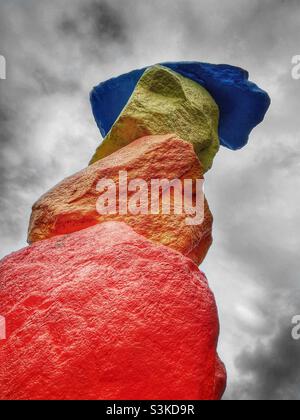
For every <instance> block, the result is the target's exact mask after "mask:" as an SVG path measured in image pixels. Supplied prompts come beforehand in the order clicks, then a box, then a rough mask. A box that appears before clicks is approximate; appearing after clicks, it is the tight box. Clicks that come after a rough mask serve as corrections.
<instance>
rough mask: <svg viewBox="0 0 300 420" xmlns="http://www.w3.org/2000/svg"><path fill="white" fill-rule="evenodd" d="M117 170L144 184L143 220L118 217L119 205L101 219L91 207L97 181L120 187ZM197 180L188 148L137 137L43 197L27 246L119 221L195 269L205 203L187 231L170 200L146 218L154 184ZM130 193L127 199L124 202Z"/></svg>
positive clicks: (206, 234) (207, 230) (205, 237)
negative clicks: (187, 259)
mask: <svg viewBox="0 0 300 420" xmlns="http://www.w3.org/2000/svg"><path fill="white" fill-rule="evenodd" d="M166 156H167V159H166ZM120 171H127V174H128V182H129V181H131V180H134V179H137V178H141V179H143V180H144V181H146V182H147V183H148V187H149V188H148V190H149V195H147V197H146V200H147V201H148V203H149V206H147V207H148V208H149V213H148V214H147V215H145V214H135V215H134V214H131V213H130V212H126V214H120V212H119V204H120V203H119V200H118V206H117V214H115V215H100V214H99V213H98V212H97V209H96V203H97V200H98V198H99V195H100V193H99V192H98V191H97V184H98V181H99V180H101V179H104V178H107V179H111V180H113V181H114V182H115V184H116V185H118V186H119V180H120V179H119V173H120ZM201 178H203V169H202V167H201V164H200V162H199V160H198V158H197V156H196V155H195V153H194V151H193V147H192V146H191V145H190V144H189V143H187V142H185V141H183V140H180V139H178V138H177V137H176V136H174V135H167V136H150V137H145V138H141V139H139V140H136V141H135V142H133V143H131V144H130V145H128V146H127V147H125V148H123V149H121V150H119V151H118V152H116V153H114V154H113V155H111V156H109V157H108V158H105V159H103V160H100V161H99V162H96V163H95V164H93V165H91V166H89V167H88V168H86V169H84V170H83V171H81V172H79V173H77V174H75V175H73V176H71V177H70V178H67V179H66V180H64V181H63V182H61V183H60V184H59V185H58V186H56V187H55V188H53V189H52V190H51V191H49V192H48V193H47V194H45V195H44V196H43V197H42V198H41V199H40V200H39V201H38V202H37V203H36V204H35V205H34V206H33V211H32V216H31V222H30V226H29V235H28V241H29V243H32V242H36V241H39V240H43V239H48V238H51V237H53V236H56V235H61V234H67V233H72V232H75V231H78V230H81V229H84V228H87V227H89V226H92V225H95V224H97V223H102V222H104V221H108V220H115V221H124V222H126V223H127V224H128V225H129V226H131V227H132V228H133V229H134V230H135V231H136V232H137V233H139V234H141V235H144V236H145V237H146V238H149V239H151V240H153V241H155V242H157V243H161V244H163V245H166V246H169V247H171V248H173V249H175V250H177V251H179V252H181V253H182V254H183V255H185V256H187V257H190V258H191V259H193V261H194V262H195V263H196V264H200V263H201V262H202V261H203V260H204V258H205V256H206V254H207V251H208V249H209V247H210V245H211V243H212V222H213V218H212V214H211V212H210V210H209V207H208V204H207V202H206V201H205V202H204V208H203V209H202V210H204V219H203V222H202V223H201V224H199V225H194V226H191V225H188V224H187V223H186V218H187V217H188V215H187V213H186V212H185V211H181V212H180V213H181V214H175V211H174V208H175V206H174V196H173V195H171V197H172V206H171V212H170V214H162V209H160V214H158V215H155V214H151V212H150V204H151V194H150V189H151V180H153V179H168V180H170V181H172V180H174V179H179V180H181V181H182V182H183V181H184V180H185V179H190V180H193V181H194V183H195V182H196V180H197V179H201ZM182 191H183V189H182ZM133 194H134V193H133V192H132V193H131V194H129V197H128V201H129V200H130V199H131V196H132V195H133ZM194 194H196V185H194ZM117 197H119V188H118V190H117ZM194 199H195V197H194ZM193 201H194V200H193Z"/></svg>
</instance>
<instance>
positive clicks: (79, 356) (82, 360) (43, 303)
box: [0, 223, 226, 400]
mask: <svg viewBox="0 0 300 420" xmlns="http://www.w3.org/2000/svg"><path fill="white" fill-rule="evenodd" d="M0 313H1V314H3V315H4V316H5V317H6V320H7V340H4V341H0V399H2V400H4V399H17V400H18V399H26V400H27V399H29V400H38V399H50V400H51V399H217V398H219V397H220V389H224V385H225V382H226V375H225V373H224V371H223V367H222V365H221V364H220V362H219V359H218V356H217V353H216V343H217V337H218V333H219V325H218V316H217V309H216V305H215V300H214V297H213V295H212V293H211V292H210V290H209V287H208V284H207V281H206V279H205V276H204V275H203V274H202V273H201V272H200V271H199V270H198V268H197V266H196V265H194V264H193V262H192V261H191V260H189V259H187V258H185V257H183V256H182V255H181V254H179V253H177V252H175V251H172V250H171V249H169V248H167V247H163V246H161V245H156V244H153V243H152V242H150V241H148V240H146V239H145V238H143V237H142V236H139V235H137V234H136V233H134V232H133V231H132V230H131V229H130V228H129V227H128V226H127V225H125V224H123V223H105V224H102V225H98V226H95V227H91V228H89V229H85V230H82V231H80V232H77V233H73V234H71V235H67V236H61V237H57V238H52V239H50V240H47V241H42V242H38V243H36V244H34V245H32V246H31V247H28V248H26V249H24V250H21V251H19V252H17V253H15V254H12V255H11V256H9V257H7V258H5V259H4V260H3V261H2V262H1V263H0Z"/></svg>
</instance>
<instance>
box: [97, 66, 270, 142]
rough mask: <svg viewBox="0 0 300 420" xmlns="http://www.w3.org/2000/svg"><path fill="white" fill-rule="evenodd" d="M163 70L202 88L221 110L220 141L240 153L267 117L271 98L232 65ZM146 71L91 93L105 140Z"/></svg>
mask: <svg viewBox="0 0 300 420" xmlns="http://www.w3.org/2000/svg"><path fill="white" fill-rule="evenodd" d="M163 66H165V67H168V68H170V69H172V70H173V71H176V72H177V73H179V74H181V75H182V76H184V77H188V78H190V79H192V80H194V81H195V82H197V83H199V84H200V85H201V86H203V87H204V88H205V89H206V90H207V91H208V92H209V93H210V94H211V96H212V97H213V98H214V100H215V101H216V103H217V105H218V107H219V109H220V122H219V138H220V142H221V144H222V145H223V146H225V147H228V148H229V149H233V150H236V149H240V148H241V147H243V146H245V144H247V141H248V138H249V135H250V133H251V131H252V129H253V128H254V127H256V126H257V125H258V124H259V123H260V122H261V121H262V120H263V119H264V117H265V114H266V112H267V110H268V108H269V106H270V102H271V101H270V98H269V96H268V94H267V93H266V92H265V91H263V90H262V89H260V88H259V87H258V86H256V85H255V84H254V83H252V82H250V81H249V80H248V79H249V74H248V72H247V71H245V70H243V69H241V68H238V67H233V66H229V65H215V64H207V63H199V62H175V63H163ZM145 70H146V69H145V68H144V69H141V70H134V71H132V72H130V73H128V74H124V75H122V76H119V77H116V78H114V79H110V80H108V81H105V82H103V83H100V84H99V85H98V86H97V87H95V88H94V89H93V91H92V93H91V104H92V109H93V113H94V116H95V119H96V122H97V124H98V127H99V129H100V131H101V134H102V136H103V137H105V136H106V135H107V134H108V133H109V131H110V129H111V127H112V126H113V124H114V123H115V121H116V119H117V118H118V117H119V115H120V114H121V112H122V110H123V108H124V107H125V105H126V104H127V102H128V100H129V98H130V96H131V95H132V93H133V91H134V89H135V87H136V85H137V83H138V81H139V79H140V78H141V76H142V75H143V74H144V72H145Z"/></svg>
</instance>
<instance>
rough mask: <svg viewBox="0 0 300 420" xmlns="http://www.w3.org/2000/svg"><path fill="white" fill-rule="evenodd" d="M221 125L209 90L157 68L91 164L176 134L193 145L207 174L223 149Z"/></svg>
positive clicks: (144, 79) (136, 92)
mask: <svg viewBox="0 0 300 420" xmlns="http://www.w3.org/2000/svg"><path fill="white" fill-rule="evenodd" d="M218 124H219V108H218V106H217V104H216V103H215V101H214V99H213V98H212V96H211V95H210V94H209V93H208V91H207V90H206V89H204V88H203V87H202V86H201V85H200V84H198V83H196V82H194V81H193V80H191V79H188V78H186V77H183V76H181V75H180V74H178V73H175V72H174V71H172V70H170V69H168V68H166V67H163V66H154V67H151V68H150V69H148V70H147V71H146V72H145V73H144V74H143V76H142V77H141V79H140V80H139V82H138V84H137V86H136V88H135V90H134V92H133V94H132V96H131V98H130V99H129V102H128V104H127V105H126V106H125V108H124V109H123V111H122V113H121V115H120V116H119V118H118V119H117V120H116V122H115V123H114V125H113V126H112V128H111V130H110V132H109V133H108V135H107V136H106V138H105V139H104V141H103V143H102V144H101V145H100V146H99V147H98V149H97V151H96V153H95V155H94V157H93V159H92V163H94V162H96V161H97V160H99V159H102V158H104V157H106V156H108V155H110V154H111V153H113V152H115V151H117V150H119V149H121V148H122V147H124V146H126V145H127V144H129V143H131V142H132V141H134V140H136V139H138V138H140V137H143V136H147V135H161V134H168V133H175V134H176V135H177V136H179V137H180V138H182V139H183V140H185V141H188V142H189V143H191V144H192V145H193V147H194V150H195V152H196V154H197V156H198V158H199V160H200V162H201V163H202V165H203V168H204V171H205V172H206V171H207V170H208V169H210V168H211V166H212V163H213V159H214V157H215V155H216V153H217V152H218V150H219V147H220V142H219V136H218Z"/></svg>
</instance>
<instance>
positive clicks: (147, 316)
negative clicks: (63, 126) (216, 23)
mask: <svg viewBox="0 0 300 420" xmlns="http://www.w3.org/2000/svg"><path fill="white" fill-rule="evenodd" d="M91 104H92V109H93V113H94V116H95V119H96V122H97V124H98V126H99V128H100V131H101V133H102V135H103V137H104V140H103V142H102V143H101V145H100V146H99V147H98V149H97V150H96V152H95V154H94V156H93V158H92V160H91V163H90V165H89V166H88V167H87V168H85V169H83V170H82V171H81V172H79V173H77V174H75V175H72V176H70V177H69V178H67V179H65V180H63V181H62V182H61V183H60V184H58V185H57V186H55V187H54V188H53V189H52V190H50V191H49V192H47V193H46V194H45V195H44V196H42V197H41V198H40V199H39V200H38V201H37V202H36V204H34V206H33V210H32V215H31V220H30V225H29V232H28V242H29V244H30V245H29V246H28V247H27V248H24V249H23V250H21V251H18V252H16V253H14V254H12V255H10V256H8V257H6V258H4V259H3V260H2V261H1V262H0V315H1V316H2V317H3V319H5V325H6V334H5V338H4V339H3V340H0V399H8V400H14V399H17V400H28V399H29V400H43V399H50V400H53V399H59V400H69V399H70V400H74V399H76V400H81V399H83V400H86V399H88V400H90V399H91V400H94V399H96V400H127V399H129V400H147V399H149V400H155V399H158V400H219V399H221V398H222V395H223V393H224V391H225V387H226V370H225V367H224V365H223V363H222V362H221V361H220V359H219V356H218V353H217V343H218V336H219V319H218V313H217V307H216V303H215V299H214V296H213V294H212V292H211V290H210V288H209V285H208V282H207V279H206V277H205V275H204V274H203V273H202V272H201V271H200V270H199V268H198V265H199V264H201V262H202V261H203V260H204V258H205V256H206V254H207V252H208V250H209V248H210V246H211V243H212V223H213V218H212V214H211V212H210V209H209V206H208V203H207V201H206V199H205V197H204V194H203V191H202V189H201V188H200V186H202V183H203V179H204V175H205V172H207V171H208V170H209V169H210V168H211V167H212V164H213V159H214V157H215V155H216V153H217V152H218V150H219V147H220V144H221V145H223V146H225V147H228V148H230V149H232V150H235V149H238V148H240V147H242V146H243V145H245V144H246V142H247V140H248V137H249V134H250V132H251V130H252V129H253V128H254V127H255V126H256V125H257V124H259V123H260V122H261V121H262V120H263V118H264V115H265V113H266V112H267V109H268V107H269V105H270V99H269V97H268V95H267V94H266V93H265V92H264V91H262V90H261V89H259V88H258V87H257V86H256V85H254V84H253V83H251V82H249V81H248V74H247V73H246V72H245V71H244V70H241V69H239V68H235V67H231V66H225V65H222V66H215V65H210V64H203V63H196V62H193V63H164V64H160V65H155V66H152V67H150V68H147V69H142V70H135V71H134V72H131V73H129V74H126V75H123V76H120V77H118V78H115V79H111V80H109V81H107V82H104V83H101V84H100V85H99V86H97V87H96V88H94V90H93V92H92V94H91ZM125 180H126V182H125ZM157 181H159V182H158V183H157ZM175 181H176V182H175ZM124 183H125V184H124ZM154 185H156V186H158V188H157V190H156V192H157V195H154V194H153V190H154V188H153V187H154ZM183 187H184V188H183ZM188 187H189V188H188ZM200 189H201V191H200ZM187 191H188V194H186V192H187ZM186 195H187V196H188V197H186ZM199 197H201V199H199ZM166 198H168V199H169V206H167V210H166V207H165V204H166V202H167V201H165V199H166ZM200 211H201V217H199V214H198V213H199V212H200Z"/></svg>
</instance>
